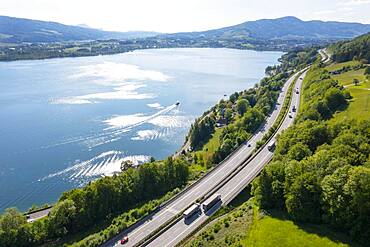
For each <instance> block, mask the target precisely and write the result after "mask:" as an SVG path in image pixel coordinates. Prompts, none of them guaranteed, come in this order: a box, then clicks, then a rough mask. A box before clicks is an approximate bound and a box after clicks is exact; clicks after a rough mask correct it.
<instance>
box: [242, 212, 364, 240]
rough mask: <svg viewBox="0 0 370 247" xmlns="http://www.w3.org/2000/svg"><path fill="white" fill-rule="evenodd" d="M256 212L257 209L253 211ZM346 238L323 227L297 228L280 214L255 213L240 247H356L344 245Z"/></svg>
mask: <svg viewBox="0 0 370 247" xmlns="http://www.w3.org/2000/svg"><path fill="white" fill-rule="evenodd" d="M255 211H258V209H255ZM346 241H347V240H346V237H344V236H342V235H341V234H338V233H333V232H331V231H329V230H327V229H326V228H325V227H323V226H319V225H309V226H299V225H297V224H295V223H294V222H293V221H291V220H288V219H285V218H284V216H283V215H282V214H281V213H276V215H274V216H268V215H262V216H261V212H255V215H254V220H253V225H252V226H251V228H250V231H249V233H248V235H247V237H246V239H245V240H244V241H243V242H242V246H248V247H278V246H284V247H296V246H300V247H306V246H307V247H315V246H317V247H319V246H328V247H343V246H358V245H356V244H354V243H349V242H347V243H346Z"/></svg>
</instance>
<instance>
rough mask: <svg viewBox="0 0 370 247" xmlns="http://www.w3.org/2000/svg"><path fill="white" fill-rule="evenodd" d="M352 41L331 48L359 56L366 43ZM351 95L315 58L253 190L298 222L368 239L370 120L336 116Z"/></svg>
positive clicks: (261, 203) (263, 203) (266, 206)
mask: <svg viewBox="0 0 370 247" xmlns="http://www.w3.org/2000/svg"><path fill="white" fill-rule="evenodd" d="M363 38H364V37H361V38H359V40H362V39H363ZM353 42H357V40H355V41H350V42H347V43H339V44H336V45H333V46H332V49H334V47H335V50H333V52H334V53H333V54H341V52H342V51H343V50H345V49H346V48H345V47H351V50H350V51H348V54H351V55H348V56H349V57H347V59H348V60H352V59H361V58H363V57H362V55H360V56H359V55H358V54H365V53H366V52H368V51H369V50H370V47H369V43H367V45H366V48H359V47H361V46H359V47H357V46H351V45H352V44H353ZM357 49H364V50H363V51H360V50H357ZM363 52H364V53H363ZM336 59H338V61H343V60H342V58H339V57H334V60H336ZM343 59H344V58H343ZM351 98H352V96H351V95H350V93H349V92H348V91H347V90H346V89H345V87H343V86H341V85H339V83H338V81H337V80H334V79H333V78H332V77H331V75H330V73H329V72H328V71H327V70H326V68H325V65H323V64H322V63H320V62H316V63H315V64H314V66H313V67H312V68H311V69H310V71H309V72H308V74H307V76H306V78H305V81H304V84H303V95H302V99H303V102H302V104H301V109H302V110H301V111H300V113H299V116H298V119H297V121H296V122H295V124H294V125H293V126H292V127H290V128H289V129H287V130H286V131H285V132H284V133H282V134H281V136H279V138H278V142H277V147H276V150H275V155H274V159H273V161H272V162H271V163H270V164H269V165H268V166H266V168H265V169H264V170H263V171H262V173H261V174H260V176H259V177H258V178H257V179H255V180H254V182H253V189H252V191H253V195H254V196H255V199H256V201H257V203H258V205H259V206H260V207H261V208H263V209H279V210H283V211H285V212H287V214H288V215H289V216H290V217H291V218H292V219H293V220H295V221H297V222H301V223H318V224H327V225H328V226H330V227H331V228H333V229H335V230H338V231H341V232H344V233H346V234H348V235H350V236H351V237H352V238H353V239H354V240H355V241H358V242H362V243H368V242H369V241H370V230H369V226H370V218H369V215H370V121H369V120H361V121H359V120H356V119H352V118H350V117H349V118H346V119H339V120H337V119H336V118H335V116H336V113H338V112H341V111H345V110H346V108H347V107H348V102H349V100H350V99H351Z"/></svg>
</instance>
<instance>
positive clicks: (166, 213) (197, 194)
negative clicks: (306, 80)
mask: <svg viewBox="0 0 370 247" xmlns="http://www.w3.org/2000/svg"><path fill="white" fill-rule="evenodd" d="M297 75H298V72H297V73H296V74H294V75H293V76H291V77H290V78H289V79H288V80H287V82H286V83H285V85H284V86H283V88H282V91H281V93H280V94H279V97H278V100H277V104H276V107H275V109H274V110H273V112H272V113H271V114H270V116H269V117H268V118H267V119H266V122H265V124H264V125H263V126H261V128H260V129H259V131H257V133H255V134H254V135H253V137H252V138H251V139H250V140H249V141H248V144H249V145H247V143H244V144H242V145H241V146H240V147H239V148H238V149H237V150H236V151H235V152H233V153H232V154H231V155H229V156H228V157H227V158H226V159H225V160H224V161H222V162H221V163H220V164H219V165H217V166H216V167H215V168H214V169H213V170H212V171H211V172H210V173H208V174H207V175H205V176H204V177H203V178H201V179H200V180H198V181H197V182H195V183H194V184H193V185H192V186H190V187H189V188H188V189H186V190H185V191H184V192H183V193H180V194H179V195H178V196H177V197H175V198H174V199H173V200H172V201H171V202H170V203H168V204H167V205H165V206H164V207H163V208H161V209H160V210H159V211H157V212H156V213H154V214H153V215H152V216H151V217H149V219H147V220H146V221H145V222H140V224H136V225H135V226H133V227H131V228H129V229H127V230H125V231H124V232H122V233H120V234H119V235H118V236H116V237H115V238H113V239H111V240H110V241H108V242H106V243H105V244H103V245H102V246H121V245H120V243H119V239H120V238H122V237H123V236H124V235H127V236H128V237H129V242H128V243H127V244H125V245H124V246H135V245H136V244H138V243H139V242H140V241H141V240H143V239H144V238H146V237H147V236H149V235H150V234H151V233H152V232H153V231H155V230H156V229H158V228H159V227H160V226H162V225H164V224H166V223H167V222H168V221H169V220H170V219H172V218H173V217H174V216H175V215H176V214H178V213H179V212H181V211H183V210H185V209H186V208H188V207H189V206H190V205H191V204H193V203H194V202H195V201H196V200H197V199H198V198H201V197H203V196H205V195H206V194H207V193H208V192H209V191H210V190H211V189H212V188H214V187H215V186H217V185H218V184H220V182H222V181H224V180H225V178H226V177H228V176H229V174H230V173H231V172H232V171H233V170H235V169H236V168H237V167H239V166H240V165H241V164H243V163H244V161H245V159H246V158H247V157H248V156H249V155H251V154H252V152H253V150H254V149H255V147H256V143H257V142H258V141H259V140H261V139H262V137H263V136H264V134H266V133H267V131H268V130H269V128H270V127H271V126H272V125H273V124H274V123H275V120H276V118H277V117H278V115H279V113H280V110H281V107H282V104H283V102H284V99H285V97H286V95H287V90H288V87H289V85H290V84H291V83H293V81H294V78H295V77H296V76H297ZM160 246H163V245H162V244H161V245H160Z"/></svg>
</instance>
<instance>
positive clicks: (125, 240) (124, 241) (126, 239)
mask: <svg viewBox="0 0 370 247" xmlns="http://www.w3.org/2000/svg"><path fill="white" fill-rule="evenodd" d="M127 242H128V237H127V236H124V237H123V238H122V239H121V244H125V243H127Z"/></svg>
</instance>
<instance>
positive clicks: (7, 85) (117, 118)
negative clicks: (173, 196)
mask: <svg viewBox="0 0 370 247" xmlns="http://www.w3.org/2000/svg"><path fill="white" fill-rule="evenodd" d="M281 55H282V53H281V52H256V51H248V50H233V49H211V48H210V49H208V48H207V49H205V48H204V49H195V48H189V49H186V48H184V49H158V50H139V51H134V52H130V53H124V54H117V55H109V56H97V57H80V58H57V59H49V60H35V61H15V62H4V63H0V88H1V90H0V211H1V210H3V209H5V208H7V207H11V206H16V207H17V208H19V209H20V210H26V209H28V208H29V207H31V206H32V204H37V205H41V204H43V203H53V202H55V201H56V200H57V199H58V197H59V196H60V194H61V193H62V192H63V191H65V190H68V189H71V188H75V187H80V186H83V185H85V184H86V183H88V182H89V181H91V180H94V179H97V178H99V177H101V176H109V175H112V174H114V173H115V172H117V171H119V170H120V163H121V162H122V161H123V160H127V159H130V160H132V161H133V162H134V163H135V164H141V163H143V162H145V161H147V160H148V159H149V158H150V157H151V156H152V157H154V158H155V159H163V158H165V157H167V156H169V155H171V154H173V153H174V152H176V150H178V149H179V148H180V147H181V145H182V144H183V143H184V140H185V136H186V134H187V132H188V130H189V127H190V125H191V123H192V122H193V121H194V119H195V118H196V117H199V116H200V115H202V113H203V112H204V111H205V110H207V109H209V108H210V107H211V106H212V105H214V104H215V103H217V102H218V101H219V100H220V99H222V98H223V97H225V96H224V94H226V95H227V97H228V96H229V95H230V94H231V93H233V92H235V91H240V90H244V89H247V88H250V87H253V86H254V84H255V83H257V82H258V81H259V80H260V79H261V78H262V77H263V76H264V70H265V68H266V67H267V66H268V65H274V64H277V63H278V61H277V60H278V58H279V57H280V56H281ZM176 102H179V103H180V104H179V105H176Z"/></svg>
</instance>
